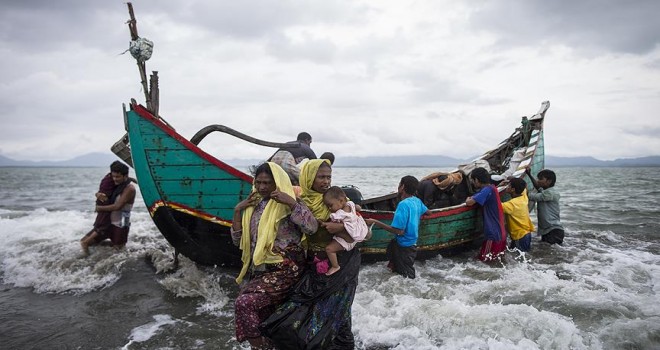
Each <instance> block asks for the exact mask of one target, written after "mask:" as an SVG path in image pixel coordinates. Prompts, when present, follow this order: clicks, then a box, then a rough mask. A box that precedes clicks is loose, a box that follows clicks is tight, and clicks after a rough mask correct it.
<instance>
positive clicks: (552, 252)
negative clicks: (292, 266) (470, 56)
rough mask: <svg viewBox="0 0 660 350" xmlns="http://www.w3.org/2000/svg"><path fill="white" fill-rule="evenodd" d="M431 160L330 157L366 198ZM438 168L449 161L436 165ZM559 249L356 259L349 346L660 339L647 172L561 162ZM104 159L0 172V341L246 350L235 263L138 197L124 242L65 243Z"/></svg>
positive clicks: (537, 345) (80, 231) (611, 343)
mask: <svg viewBox="0 0 660 350" xmlns="http://www.w3.org/2000/svg"><path fill="white" fill-rule="evenodd" d="M435 170H442V169H428V168H336V169H335V170H334V174H333V176H334V178H333V183H334V184H337V185H344V184H354V185H357V186H358V187H359V188H360V190H361V191H362V193H363V194H364V195H365V197H370V196H376V195H382V194H385V193H389V192H392V191H395V190H396V185H397V184H398V180H399V178H400V177H401V176H403V175H408V174H411V175H415V176H418V177H420V176H423V175H426V174H427V173H430V172H432V171H435ZM444 170H447V169H444ZM556 171H557V175H558V183H557V189H558V190H559V192H560V193H561V194H562V199H561V205H562V221H563V223H564V226H565V227H566V230H567V238H566V241H565V245H564V246H562V247H559V246H547V245H543V244H541V243H540V242H538V240H537V239H538V238H535V240H534V242H533V248H532V249H533V250H532V252H531V253H529V254H527V255H526V256H521V255H520V254H519V253H517V252H509V253H508V254H507V256H506V258H505V260H504V261H503V262H502V263H500V264H496V265H493V266H489V265H485V264H483V263H480V262H478V261H475V260H474V259H473V256H474V254H475V252H465V253H462V254H459V255H455V256H444V257H443V256H438V257H437V258H434V259H431V260H427V261H425V262H419V263H417V265H416V266H417V272H418V275H419V277H418V278H417V279H415V280H407V279H403V278H401V277H399V276H396V275H392V274H390V273H388V272H386V269H385V267H384V266H383V264H382V263H377V264H369V265H363V267H362V269H361V272H360V284H359V286H358V291H357V294H356V297H355V302H354V304H353V333H354V334H355V336H356V340H357V342H358V348H359V349H459V348H460V349H657V348H660V305H658V304H659V303H658V300H659V299H658V292H659V291H660V244H659V243H658V238H659V237H660V224H659V223H658V220H657V219H658V218H659V217H660V209H658V208H657V203H658V202H659V199H660V185H659V184H660V173H659V172H658V171H657V168H559V169H556ZM105 172H106V169H103V168H0V179H2V180H0V235H1V237H2V241H3V244H2V246H0V262H1V264H0V282H1V284H0V310H3V311H2V313H0V340H2V347H3V348H7V349H43V348H57V349H246V348H248V347H247V345H246V344H238V343H237V342H236V341H235V340H234V338H233V300H234V298H235V297H236V293H237V288H236V286H235V284H234V282H233V279H234V277H235V276H236V274H237V271H236V270H233V269H226V268H212V267H199V266H196V265H195V264H193V263H191V262H190V261H188V260H187V259H185V258H184V259H182V261H181V267H180V269H178V270H176V271H175V272H168V271H169V269H170V268H171V267H172V249H171V248H170V247H169V246H168V244H167V242H166V241H165V240H164V239H163V238H162V236H161V235H160V234H159V233H158V231H157V230H156V228H155V226H154V224H153V223H152V221H151V219H150V217H149V214H148V213H147V211H146V208H145V207H144V203H141V202H139V203H137V204H136V208H135V210H134V215H133V217H132V220H133V224H132V227H131V233H130V236H129V243H128V244H127V247H126V250H125V251H123V252H120V253H113V251H112V250H111V249H110V248H109V247H103V246H102V247H95V248H92V255H91V256H90V257H88V258H84V259H80V258H78V256H79V253H80V246H79V243H78V240H79V239H80V237H82V235H84V234H85V233H86V232H87V231H88V230H89V229H90V228H91V224H92V222H93V219H94V213H93V205H94V202H93V201H94V198H93V193H94V192H95V190H96V188H97V186H98V181H99V180H100V179H101V177H102V176H103V175H104V174H105Z"/></svg>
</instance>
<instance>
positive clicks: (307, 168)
mask: <svg viewBox="0 0 660 350" xmlns="http://www.w3.org/2000/svg"><path fill="white" fill-rule="evenodd" d="M323 163H327V164H328V165H330V161H329V160H327V159H310V160H309V161H307V162H305V164H304V165H303V167H302V169H300V187H302V195H301V196H300V197H301V199H302V201H303V203H305V205H306V206H307V207H308V208H309V210H311V211H312V213H313V214H314V217H315V218H317V219H319V220H321V221H326V220H328V218H330V210H329V209H328V207H327V206H326V205H325V204H323V193H321V192H316V191H314V190H313V189H312V185H313V184H314V179H316V173H317V172H318V171H319V167H320V166H321V164H323Z"/></svg>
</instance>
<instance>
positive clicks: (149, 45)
mask: <svg viewBox="0 0 660 350" xmlns="http://www.w3.org/2000/svg"><path fill="white" fill-rule="evenodd" d="M128 51H129V52H130V53H131V56H133V58H135V59H136V60H138V61H139V62H144V61H146V60H148V59H150V58H151V54H152V53H153V51H154V43H153V42H152V41H151V40H149V39H146V38H137V39H135V40H132V41H131V43H130V45H129V47H128Z"/></svg>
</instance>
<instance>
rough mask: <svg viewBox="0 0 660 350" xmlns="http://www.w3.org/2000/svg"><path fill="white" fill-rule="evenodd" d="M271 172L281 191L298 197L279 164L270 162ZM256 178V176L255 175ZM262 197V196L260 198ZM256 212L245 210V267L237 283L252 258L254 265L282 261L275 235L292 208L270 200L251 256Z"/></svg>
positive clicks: (243, 257) (243, 247)
mask: <svg viewBox="0 0 660 350" xmlns="http://www.w3.org/2000/svg"><path fill="white" fill-rule="evenodd" d="M268 166H269V167H270V170H271V172H272V173H273V179H274V180H275V185H276V186H277V189H278V190H279V191H280V192H284V193H286V194H288V195H289V196H291V197H293V198H296V197H295V194H294V193H293V187H292V186H291V180H290V179H289V175H288V174H287V173H286V172H285V171H284V169H282V168H281V167H280V166H279V165H277V164H275V163H272V162H268ZM255 180H256V177H255ZM256 191H257V190H256V188H255V186H254V182H253V183H252V192H256ZM259 199H261V198H259ZM253 213H254V207H253V206H251V207H248V208H245V210H243V217H242V221H241V222H242V223H243V234H242V235H241V243H240V248H241V250H242V251H243V252H242V255H241V261H242V262H243V268H242V269H241V272H240V274H239V275H238V277H237V278H236V283H241V281H243V277H244V276H245V274H246V273H247V270H248V268H249V267H250V260H252V262H253V263H254V265H261V264H264V263H266V264H274V263H278V262H282V260H283V259H282V256H281V255H280V254H276V253H273V245H274V244H275V237H276V236H277V229H278V227H279V223H280V221H281V220H282V219H284V218H286V217H287V216H289V214H291V208H289V206H288V205H286V204H282V203H277V202H276V201H274V200H269V201H268V204H266V208H264V212H263V214H262V215H261V219H260V220H259V227H258V228H257V243H256V245H255V247H254V254H252V257H250V238H251V235H250V219H251V218H252V214H253Z"/></svg>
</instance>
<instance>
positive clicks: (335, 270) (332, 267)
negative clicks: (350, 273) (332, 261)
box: [325, 266, 341, 276]
mask: <svg viewBox="0 0 660 350" xmlns="http://www.w3.org/2000/svg"><path fill="white" fill-rule="evenodd" d="M339 269H341V266H337V267H334V266H330V269H329V270H328V272H326V273H325V275H326V276H330V275H332V274H333V273H335V272H337V271H339Z"/></svg>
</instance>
